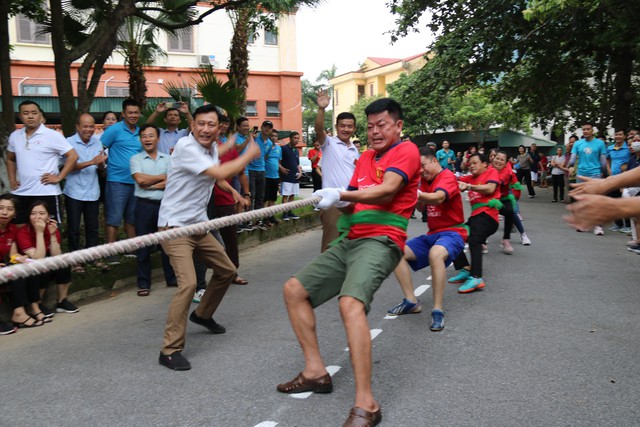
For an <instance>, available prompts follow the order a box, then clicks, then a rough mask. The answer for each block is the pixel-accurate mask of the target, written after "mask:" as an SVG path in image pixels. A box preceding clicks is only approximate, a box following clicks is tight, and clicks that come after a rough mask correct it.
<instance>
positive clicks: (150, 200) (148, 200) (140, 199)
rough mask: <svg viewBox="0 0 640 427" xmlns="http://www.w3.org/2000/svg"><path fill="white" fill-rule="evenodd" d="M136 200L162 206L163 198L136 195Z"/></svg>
mask: <svg viewBox="0 0 640 427" xmlns="http://www.w3.org/2000/svg"><path fill="white" fill-rule="evenodd" d="M136 200H137V201H138V202H140V203H148V204H150V205H157V206H160V203H161V202H162V200H152V199H145V198H143V197H136Z"/></svg>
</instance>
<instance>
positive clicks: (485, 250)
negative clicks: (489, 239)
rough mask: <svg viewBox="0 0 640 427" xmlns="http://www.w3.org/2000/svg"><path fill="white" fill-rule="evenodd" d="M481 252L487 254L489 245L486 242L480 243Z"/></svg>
mask: <svg viewBox="0 0 640 427" xmlns="http://www.w3.org/2000/svg"><path fill="white" fill-rule="evenodd" d="M482 253H483V254H488V253H489V245H487V244H486V243H483V244H482Z"/></svg>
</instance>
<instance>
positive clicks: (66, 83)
mask: <svg viewBox="0 0 640 427" xmlns="http://www.w3.org/2000/svg"><path fill="white" fill-rule="evenodd" d="M49 4H50V8H51V9H50V10H51V46H52V48H53V54H54V56H55V58H56V60H55V61H54V70H55V72H56V88H57V89H58V102H59V104H60V116H61V120H62V132H63V133H64V134H65V135H73V133H74V132H75V121H76V106H75V100H74V99H73V86H72V85H71V69H70V66H71V61H70V60H69V59H68V56H67V54H66V47H65V40H64V30H63V28H64V27H63V14H62V5H61V1H60V0H51V1H50V2H49Z"/></svg>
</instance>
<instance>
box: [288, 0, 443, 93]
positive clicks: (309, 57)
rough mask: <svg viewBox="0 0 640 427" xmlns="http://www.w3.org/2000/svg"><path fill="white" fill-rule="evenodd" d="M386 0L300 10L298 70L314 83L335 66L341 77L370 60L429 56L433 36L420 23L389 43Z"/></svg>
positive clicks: (350, 0) (330, 2) (336, 1)
mask: <svg viewBox="0 0 640 427" xmlns="http://www.w3.org/2000/svg"><path fill="white" fill-rule="evenodd" d="M386 3H387V0H325V1H324V2H323V3H322V4H321V5H320V6H318V7H316V8H315V9H311V8H308V7H303V8H301V9H300V10H299V11H298V13H297V15H296V27H297V33H298V40H297V42H298V71H301V72H303V73H304V76H303V77H302V78H303V79H307V80H310V81H311V82H315V80H316V78H317V77H318V75H319V74H320V72H322V71H323V70H327V69H330V68H331V66H332V65H333V64H335V65H336V67H338V69H337V74H336V75H340V74H344V73H347V72H349V71H354V70H357V69H358V66H359V65H360V63H362V62H364V60H365V59H366V58H367V57H369V56H373V57H379V58H399V59H401V58H406V57H409V56H413V55H415V54H418V53H421V52H426V51H427V46H428V45H429V44H430V43H431V39H432V37H431V35H430V34H429V33H428V32H427V31H428V30H427V29H426V28H425V27H424V25H422V22H423V21H424V22H426V20H425V19H422V20H421V26H420V30H421V32H420V33H410V34H409V35H408V36H407V37H406V38H403V39H400V40H398V41H397V42H396V43H395V44H394V45H391V37H390V35H389V34H385V33H387V32H388V31H390V30H392V29H394V28H396V25H395V23H394V19H395V17H394V15H392V14H391V12H390V11H389V8H388V7H387V6H386Z"/></svg>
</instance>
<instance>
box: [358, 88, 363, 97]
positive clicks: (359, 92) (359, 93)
mask: <svg viewBox="0 0 640 427" xmlns="http://www.w3.org/2000/svg"><path fill="white" fill-rule="evenodd" d="M363 96H364V85H358V99H360V98H362V97H363Z"/></svg>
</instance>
